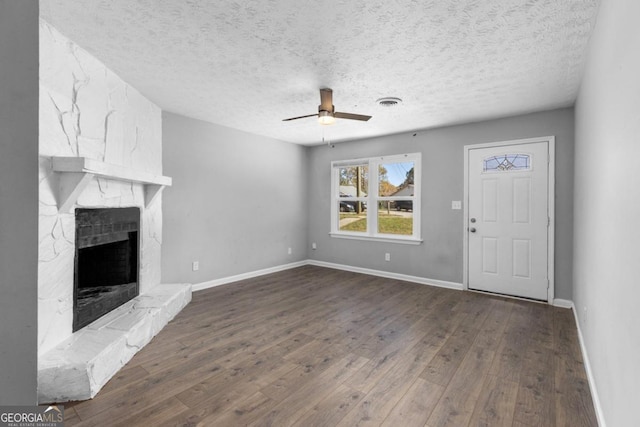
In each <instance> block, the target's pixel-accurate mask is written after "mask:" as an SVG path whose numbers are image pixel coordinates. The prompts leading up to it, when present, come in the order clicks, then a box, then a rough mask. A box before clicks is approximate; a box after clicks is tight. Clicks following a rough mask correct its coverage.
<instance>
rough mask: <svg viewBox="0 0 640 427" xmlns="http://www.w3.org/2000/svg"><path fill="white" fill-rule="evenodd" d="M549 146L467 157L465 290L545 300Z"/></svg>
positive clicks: (517, 146) (481, 152)
mask: <svg viewBox="0 0 640 427" xmlns="http://www.w3.org/2000/svg"><path fill="white" fill-rule="evenodd" d="M548 159H549V144H548V142H547V141H544V142H534V143H527V144H515V145H503V146H495V147H485V148H476V149H474V148H470V149H469V151H468V162H467V165H468V174H467V177H468V180H469V182H468V196H469V205H468V214H469V215H468V221H469V223H468V224H467V233H468V251H469V252H468V287H469V289H476V290H482V291H488V292H495V293H500V294H506V295H513V296H518V297H525V298H533V299H537V300H547V289H548V286H549V281H548V273H547V271H548V268H547V262H548V261H547V258H548V235H547V230H548V226H549V215H548V203H549V202H548V180H549V170H548V169H549V161H548Z"/></svg>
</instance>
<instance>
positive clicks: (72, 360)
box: [38, 284, 191, 404]
mask: <svg viewBox="0 0 640 427" xmlns="http://www.w3.org/2000/svg"><path fill="white" fill-rule="evenodd" d="M190 301H191V285H190V284H164V285H158V286H156V287H155V288H153V289H152V290H150V291H149V292H147V293H146V294H143V295H140V296H138V297H136V298H134V299H132V300H131V301H129V302H127V303H125V304H123V305H122V306H120V307H118V308H117V309H115V310H113V311H112V312H110V313H108V314H106V315H105V316H103V317H101V318H100V319H98V320H96V321H95V322H93V323H91V324H89V325H87V326H86V327H85V328H83V329H81V330H79V331H77V332H76V333H74V334H73V335H72V336H71V337H69V338H68V339H67V340H65V341H63V342H62V343H60V344H59V345H57V346H56V347H54V348H53V349H51V350H50V351H48V352H47V353H45V354H44V355H43V356H41V357H40V359H39V360H38V402H39V403H41V404H42V403H52V402H67V401H71V400H86V399H91V398H92V397H94V396H95V395H96V393H98V391H100V389H101V388H102V387H103V386H104V385H105V384H106V383H107V381H109V379H111V377H113V376H114V375H115V374H116V373H117V372H118V371H119V370H120V368H122V367H123V366H124V365H125V364H126V363H127V362H128V361H129V360H131V358H132V357H133V356H134V354H136V353H137V352H138V351H140V350H141V349H142V347H144V346H145V345H146V344H147V343H149V341H151V339H152V338H153V337H154V336H155V335H156V334H157V333H158V332H160V330H161V329H162V328H163V327H164V326H165V325H166V324H167V323H169V321H170V320H171V319H173V318H174V317H175V315H176V314H178V313H179V312H180V310H182V309H183V308H184V307H185V306H186V305H187V304H188V303H189V302H190Z"/></svg>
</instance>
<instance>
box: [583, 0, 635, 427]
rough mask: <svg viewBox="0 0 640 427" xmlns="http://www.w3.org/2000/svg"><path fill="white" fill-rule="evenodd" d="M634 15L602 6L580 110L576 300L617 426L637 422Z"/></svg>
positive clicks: (614, 0) (627, 7) (620, 5)
mask: <svg viewBox="0 0 640 427" xmlns="http://www.w3.org/2000/svg"><path fill="white" fill-rule="evenodd" d="M638 17H640V2H638V1H637V0H603V1H602V4H601V6H600V13H599V15H598V22H597V24H596V27H595V29H594V33H593V35H592V37H591V42H590V50H589V57H588V61H587V65H586V68H585V75H584V78H583V82H582V85H581V89H580V93H579V95H578V101H577V103H576V147H575V150H576V156H575V182H576V189H575V190H576V191H575V229H574V236H575V241H574V256H575V264H574V278H575V284H574V288H575V289H574V302H575V305H576V309H577V314H578V318H579V324H580V328H581V330H582V335H583V338H584V342H585V346H586V349H587V354H588V358H589V361H590V364H591V368H592V372H593V376H594V378H595V381H594V383H595V385H596V388H597V392H598V395H599V398H600V403H601V409H602V413H601V415H604V420H605V421H606V424H607V425H609V426H615V427H617V426H638V425H640V415H639V412H638V403H640V392H639V391H638V386H639V385H640V368H639V366H640V365H639V364H638V361H640V310H639V309H638V303H639V301H640V286H639V284H640V279H639V274H638V267H639V263H640V249H638V244H639V242H640V226H639V221H640V172H639V168H638V166H637V165H636V162H637V161H638V159H640V78H639V77H638V76H640V55H639V54H638V52H640V30H639V29H638V28H639V27H638ZM601 425H604V424H601Z"/></svg>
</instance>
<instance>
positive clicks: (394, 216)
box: [378, 200, 413, 236]
mask: <svg viewBox="0 0 640 427" xmlns="http://www.w3.org/2000/svg"><path fill="white" fill-rule="evenodd" d="M403 202H406V203H407V206H408V203H411V200H403ZM394 205H395V202H389V201H384V202H380V206H379V208H378V233H381V234H399V235H403V236H411V235H412V234H413V211H411V210H396V209H397V208H395V207H394Z"/></svg>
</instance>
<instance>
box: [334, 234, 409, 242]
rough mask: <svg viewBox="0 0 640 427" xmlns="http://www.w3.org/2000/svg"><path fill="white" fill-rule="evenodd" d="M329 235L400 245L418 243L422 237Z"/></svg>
mask: <svg viewBox="0 0 640 427" xmlns="http://www.w3.org/2000/svg"><path fill="white" fill-rule="evenodd" d="M329 235H330V236H331V237H335V238H338V239H348V240H368V241H370V242H383V243H398V244H401V245H420V244H422V239H415V238H413V237H409V238H407V237H405V238H400V237H375V236H358V235H356V234H344V233H329Z"/></svg>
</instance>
